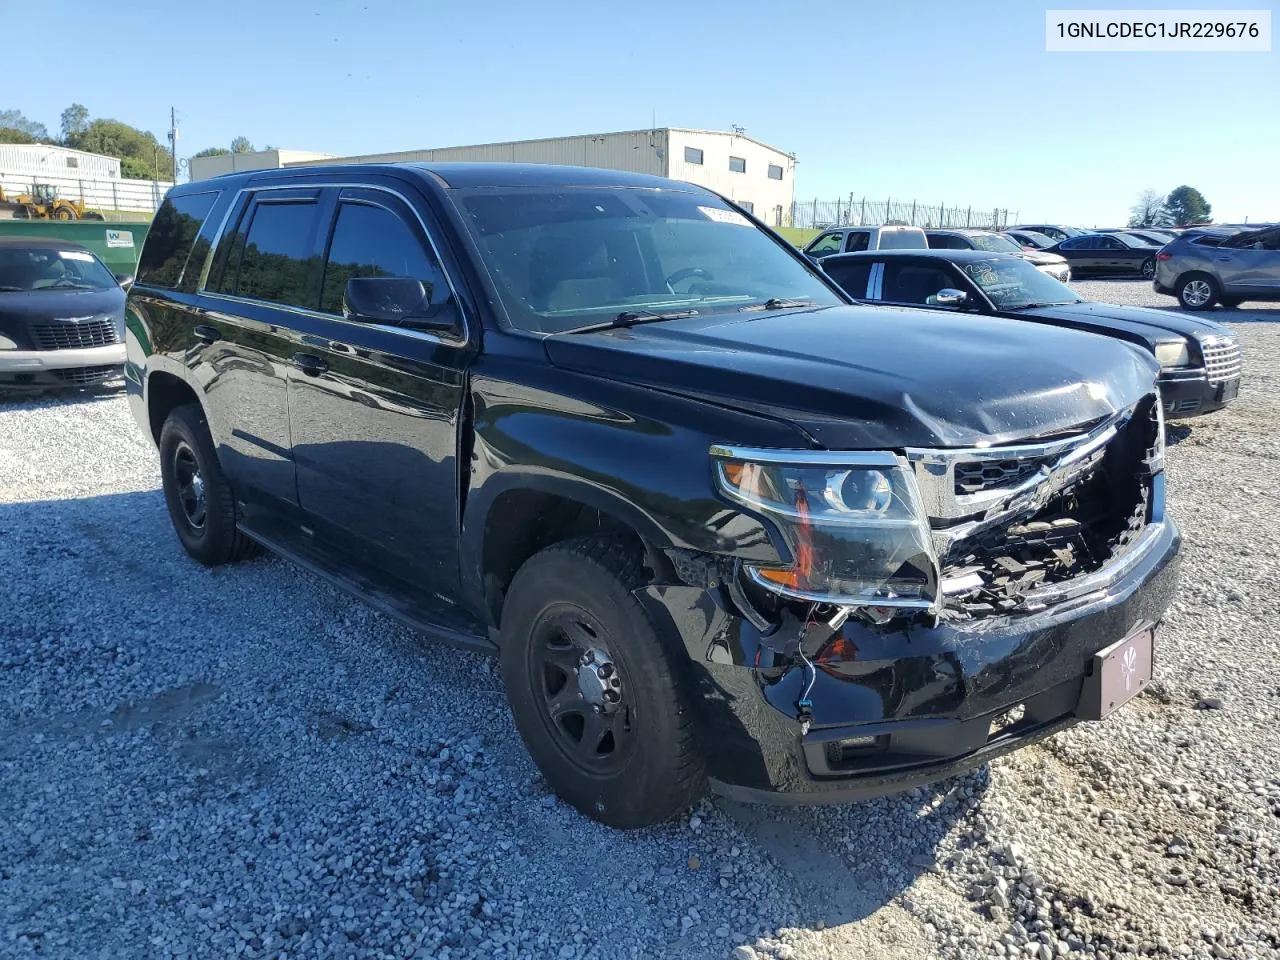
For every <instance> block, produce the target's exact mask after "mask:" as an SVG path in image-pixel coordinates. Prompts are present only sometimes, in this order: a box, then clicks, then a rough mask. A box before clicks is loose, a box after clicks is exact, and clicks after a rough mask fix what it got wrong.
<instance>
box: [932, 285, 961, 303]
mask: <svg viewBox="0 0 1280 960" xmlns="http://www.w3.org/2000/svg"><path fill="white" fill-rule="evenodd" d="M931 299H932V300H933V302H934V304H935V305H937V306H939V307H963V306H964V305H965V304H966V303H968V302H969V295H968V294H967V293H965V292H964V291H963V290H957V289H955V288H954V287H943V288H942V289H941V290H939V291H938V292H937V293H935V294H934V295H933V297H932V298H931Z"/></svg>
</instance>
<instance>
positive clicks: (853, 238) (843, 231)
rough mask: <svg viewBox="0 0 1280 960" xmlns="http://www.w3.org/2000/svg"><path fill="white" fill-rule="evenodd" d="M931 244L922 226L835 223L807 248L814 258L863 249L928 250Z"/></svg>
mask: <svg viewBox="0 0 1280 960" xmlns="http://www.w3.org/2000/svg"><path fill="white" fill-rule="evenodd" d="M928 246H929V241H928V240H927V239H926V238H925V235H924V231H923V230H921V229H920V228H919V227H900V226H888V227H832V228H830V229H827V230H824V231H823V232H822V233H820V234H819V235H818V236H816V237H814V238H813V241H812V242H811V243H810V244H809V245H808V246H807V247H805V248H804V252H805V253H806V254H807V255H808V256H809V257H811V258H813V259H814V260H821V259H822V258H823V257H829V256H831V255H832V254H833V253H861V252H862V251H864V250H924V249H926V248H927V247H928Z"/></svg>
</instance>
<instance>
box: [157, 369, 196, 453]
mask: <svg viewBox="0 0 1280 960" xmlns="http://www.w3.org/2000/svg"><path fill="white" fill-rule="evenodd" d="M186 404H194V405H195V406H196V407H199V408H200V409H201V411H203V409H204V405H203V404H201V402H200V397H199V395H198V394H197V393H196V391H195V390H194V389H193V388H192V386H191V384H189V383H187V381H186V380H185V379H184V378H182V377H180V376H178V375H177V374H174V373H170V372H168V371H166V370H153V371H151V372H150V373H148V374H147V426H148V427H149V428H150V430H151V437H152V439H153V440H154V441H155V442H156V444H157V445H158V444H159V443H160V430H161V429H162V428H163V427H164V422H165V420H166V419H167V418H168V416H169V414H170V412H172V411H173V410H174V408H176V407H180V406H184V405H186Z"/></svg>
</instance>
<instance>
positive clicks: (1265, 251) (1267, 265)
mask: <svg viewBox="0 0 1280 960" xmlns="http://www.w3.org/2000/svg"><path fill="white" fill-rule="evenodd" d="M1153 286H1154V287H1155V291H1156V293H1164V294H1168V295H1170V296H1174V297H1177V298H1178V303H1180V304H1182V306H1183V308H1184V309H1186V310H1208V309H1209V308H1210V307H1212V306H1213V305H1214V304H1215V303H1220V304H1222V305H1223V306H1224V307H1238V306H1239V305H1240V304H1241V303H1243V302H1244V301H1245V300H1280V226H1274V225H1273V226H1268V227H1263V228H1262V229H1254V230H1243V231H1241V232H1239V233H1236V234H1232V235H1225V234H1223V233H1222V232H1220V231H1205V232H1195V233H1191V232H1188V233H1185V234H1183V235H1182V236H1180V237H1178V238H1177V239H1176V240H1174V241H1172V242H1171V243H1167V244H1165V246H1163V247H1162V248H1161V249H1160V252H1159V253H1158V254H1156V275H1155V280H1154V282H1153Z"/></svg>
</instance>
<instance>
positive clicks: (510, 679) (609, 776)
mask: <svg viewBox="0 0 1280 960" xmlns="http://www.w3.org/2000/svg"><path fill="white" fill-rule="evenodd" d="M641 570H642V565H641V562H640V560H639V558H638V556H637V555H636V551H634V550H633V549H631V548H630V547H629V546H628V544H627V543H625V542H623V541H621V540H616V539H608V538H586V539H581V540H571V541H567V542H565V543H559V544H555V545H554V546H551V547H548V548H547V549H545V550H543V551H542V552H541V553H538V554H536V555H535V556H533V557H532V558H531V559H529V560H528V561H527V562H526V563H525V564H524V566H522V567H521V568H520V570H519V571H518V572H517V573H516V575H515V579H514V580H513V581H512V583H511V588H510V589H509V590H508V592H507V597H506V601H505V603H504V605H503V609H502V674H503V678H504V679H505V681H506V686H507V697H508V699H509V700H510V703H511V711H512V713H513V714H514V716H515V721H516V727H517V728H518V729H519V731H520V736H521V737H522V738H523V740H524V742H525V746H526V747H527V748H528V750H529V754H530V755H531V756H532V757H533V760H534V762H535V763H536V764H537V765H538V768H539V769H540V770H541V771H542V774H543V776H544V777H546V779H547V782H548V783H549V784H550V785H551V787H552V789H554V790H555V792H556V793H557V794H559V795H560V796H561V797H562V798H564V800H566V801H567V802H568V803H570V804H572V805H573V806H574V807H576V808H577V809H578V810H579V811H581V812H582V813H583V814H585V815H586V816H588V817H591V818H592V819H594V820H598V821H600V822H601V823H604V824H607V825H609V826H612V827H623V828H626V827H642V826H649V825H652V824H656V823H661V822H662V821H664V820H667V819H668V818H670V817H671V816H673V815H675V814H676V813H679V812H680V811H681V810H684V809H686V808H687V807H689V806H690V805H692V804H693V803H694V802H695V801H696V800H697V799H698V798H699V797H700V796H701V795H702V793H703V792H704V790H705V789H706V779H705V773H704V767H703V759H702V755H701V753H700V752H699V750H698V748H697V745H696V743H695V732H694V722H693V713H692V711H691V709H690V706H689V696H688V694H687V692H686V690H685V684H686V682H687V678H686V676H685V674H684V670H683V669H682V668H683V667H684V664H683V662H682V661H683V659H684V657H685V654H684V652H683V650H681V649H676V647H677V644H676V643H675V642H674V641H673V639H672V638H665V639H664V637H663V636H662V635H661V634H660V632H659V631H658V630H657V629H656V628H655V626H654V624H653V623H652V621H651V620H650V619H649V616H648V614H647V613H646V612H645V610H644V608H643V607H642V606H641V605H640V603H639V601H638V600H636V598H635V597H634V596H633V595H632V592H631V591H632V590H634V589H635V588H636V587H639V586H640V585H642V583H643V582H644V580H643V577H642V575H641Z"/></svg>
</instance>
